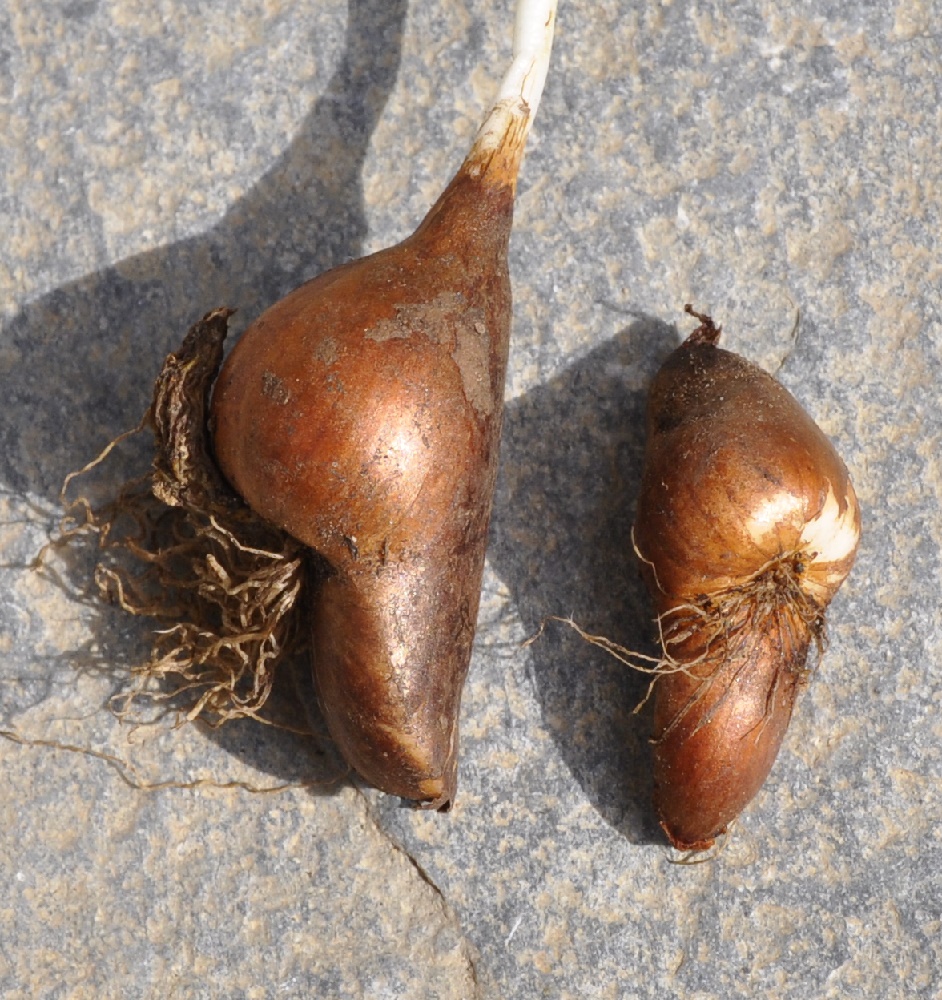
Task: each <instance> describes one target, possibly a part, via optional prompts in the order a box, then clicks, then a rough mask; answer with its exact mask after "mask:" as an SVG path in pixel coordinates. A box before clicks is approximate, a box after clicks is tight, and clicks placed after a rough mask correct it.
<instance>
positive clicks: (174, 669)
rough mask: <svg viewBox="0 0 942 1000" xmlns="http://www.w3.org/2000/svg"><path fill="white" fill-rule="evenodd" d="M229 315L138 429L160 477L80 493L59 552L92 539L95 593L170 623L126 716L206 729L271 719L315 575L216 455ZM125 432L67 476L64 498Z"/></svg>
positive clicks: (183, 354) (174, 376) (164, 378)
mask: <svg viewBox="0 0 942 1000" xmlns="http://www.w3.org/2000/svg"><path fill="white" fill-rule="evenodd" d="M230 315H231V311H230V310H226V309H219V310H216V311H215V312H212V313H209V314H208V315H207V316H206V317H204V318H203V319H202V320H201V321H200V322H198V323H197V324H195V325H194V326H193V327H192V328H191V329H190V331H189V332H188V333H187V335H186V338H185V339H184V341H183V344H182V345H181V347H180V349H179V350H178V351H176V352H175V353H174V354H171V355H170V356H169V357H168V358H167V360H166V362H165V363H164V367H163V370H162V371H161V373H160V375H159V376H158V378H157V381H156V383H155V386H154V398H153V402H152V404H151V406H150V409H149V410H148V411H147V413H146V415H145V417H144V419H143V420H142V422H141V425H140V426H139V427H138V428H137V430H136V431H132V432H130V434H133V433H136V432H139V431H141V430H144V429H150V430H152V431H153V434H154V444H155V457H154V461H153V470H152V472H151V473H150V474H148V475H146V476H144V477H142V478H140V479H137V480H133V481H131V482H129V483H128V484H126V485H125V487H124V488H123V489H122V490H121V492H120V493H119V495H118V497H117V498H116V499H115V500H113V501H112V502H110V503H108V504H106V505H104V506H103V507H101V508H97V509H96V508H95V507H94V506H93V505H92V503H91V502H90V501H89V500H88V499H86V498H85V497H79V498H78V499H77V500H74V501H72V502H71V503H68V504H67V505H66V508H67V515H66V519H65V521H64V522H63V527H62V531H61V535H60V538H59V539H57V542H56V543H55V544H57V545H59V544H62V543H67V542H69V541H71V540H72V539H74V538H76V537H77V536H80V535H89V534H91V535H93V536H95V537H96V539H97V545H98V550H99V551H98V565H97V567H96V570H95V582H96V584H97V587H98V590H99V592H100V593H101V595H102V596H104V597H106V598H108V599H110V600H112V601H114V602H116V603H117V604H119V605H120V606H121V607H122V608H123V609H124V610H126V611H128V612H130V613H131V614H134V615H146V616H149V617H153V618H156V619H158V620H159V621H160V622H161V623H163V624H164V625H165V626H166V627H164V628H162V629H161V630H160V631H158V632H157V633H156V637H155V643H154V649H153V653H152V656H151V659H150V661H149V662H148V663H145V664H142V665H140V666H138V667H135V668H134V669H133V670H132V676H133V681H132V685H131V688H130V690H129V691H126V692H124V693H122V694H120V695H118V696H117V697H116V699H115V701H114V702H113V706H112V707H113V709H114V711H115V712H116V714H118V715H119V716H126V715H128V714H129V713H130V712H131V711H132V709H133V708H134V707H135V706H137V707H140V705H141V703H143V702H145V701H146V702H149V703H154V702H157V703H161V704H165V705H167V706H168V707H172V708H175V709H178V710H179V711H181V713H182V716H183V718H185V719H187V720H190V719H195V718H197V717H199V718H201V719H203V720H204V721H206V722H208V723H209V724H211V725H219V724H221V723H223V722H225V721H227V720H229V719H233V718H241V717H246V716H250V717H252V718H256V719H259V720H260V721H266V720H265V719H264V718H263V717H261V716H260V715H259V712H260V711H261V709H262V707H263V706H264V704H265V702H266V700H267V698H268V696H269V694H270V692H271V689H272V683H273V680H274V675H275V669H276V667H277V664H278V662H279V661H280V660H281V659H282V658H283V657H285V656H286V655H288V654H291V653H293V652H296V651H298V650H299V649H300V648H301V647H303V645H304V644H305V642H306V640H307V637H306V635H305V633H304V629H303V628H302V626H301V622H300V620H299V619H300V614H301V611H302V603H303V602H302V592H303V591H304V589H305V584H306V582H307V580H308V578H309V576H310V575H311V574H312V573H313V572H316V569H315V568H314V567H312V565H311V560H310V558H309V555H308V552H307V550H306V549H305V547H304V546H302V545H301V543H299V542H297V541H295V540H294V539H293V538H291V537H290V536H288V535H286V534H285V533H284V532H282V531H281V530H279V529H277V528H275V527H273V526H272V525H270V524H268V523H267V522H265V521H262V520H261V519H260V518H259V517H258V516H257V515H256V514H254V513H253V512H252V511H251V510H250V509H249V508H248V507H247V506H246V505H245V504H244V503H243V502H242V501H241V499H240V498H238V497H237V496H236V495H235V493H234V492H233V491H232V490H231V489H230V487H229V486H228V484H227V483H226V482H225V480H224V479H223V477H222V475H221V474H220V472H219V470H218V468H217V466H216V463H215V461H214V459H213V457H212V449H211V446H210V443H209V432H208V428H207V410H208V403H209V398H210V393H211V389H212V384H213V380H214V379H215V377H216V373H217V372H218V370H219V366H220V364H221V362H222V354H223V342H224V340H225V337H226V329H227V321H228V317H229V316H230ZM127 436H129V435H122V436H121V438H118V439H116V441H114V442H112V443H111V444H109V445H108V447H107V448H106V449H105V450H104V451H103V452H102V454H101V455H100V456H99V457H98V458H97V459H95V460H94V461H93V462H91V463H90V464H89V465H88V466H86V467H85V468H84V469H81V470H79V472H77V473H73V474H72V475H70V476H69V477H68V479H67V480H66V483H65V486H64V487H63V493H64V494H65V492H66V490H67V489H68V487H69V485H70V483H71V482H72V481H73V480H74V479H75V478H76V477H77V476H81V475H83V474H84V473H86V472H88V471H90V470H91V469H92V468H94V467H95V466H97V465H99V464H100V463H101V462H102V461H104V459H105V458H107V456H108V454H109V453H110V452H111V451H112V449H113V448H114V447H115V445H117V444H118V443H119V442H120V441H121V440H123V439H124V438H125V437H127Z"/></svg>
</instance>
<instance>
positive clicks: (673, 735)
mask: <svg viewBox="0 0 942 1000" xmlns="http://www.w3.org/2000/svg"><path fill="white" fill-rule="evenodd" d="M700 318H701V319H702V320H703V321H704V322H703V325H702V326H701V327H700V328H699V329H698V330H696V331H695V332H694V334H692V335H691V337H690V338H688V340H687V341H686V342H685V343H684V344H682V345H681V346H680V347H679V348H678V349H677V350H676V351H674V353H673V354H671V355H670V357H669V358H668V359H667V361H666V363H665V364H664V366H663V367H662V369H661V370H660V372H659V373H658V375H657V376H656V378H655V381H654V384H653V386H652V389H651V394H650V399H649V404H648V420H647V433H648V440H647V447H646V453H645V462H644V469H643V473H642V484H641V493H640V497H639V503H638V513H637V517H636V521H635V532H634V539H635V545H636V548H637V550H638V553H639V556H640V558H641V561H642V572H643V574H644V577H645V580H646V582H647V584H648V588H649V590H650V591H651V594H652V596H653V598H654V602H655V606H656V609H657V613H658V616H659V618H660V623H661V629H662V634H663V638H664V641H665V653H666V661H665V664H664V665H663V666H662V675H661V676H659V678H658V680H657V684H656V686H655V694H654V700H655V704H654V733H653V741H652V742H653V744H654V786H655V789H654V802H655V808H656V809H657V812H658V815H659V817H660V819H661V824H662V826H663V827H664V829H665V831H666V833H667V835H668V837H669V839H670V840H671V842H672V843H673V844H674V846H676V847H678V848H682V849H693V850H699V849H703V848H706V847H709V846H711V845H712V843H713V842H714V838H715V837H716V836H717V835H718V834H720V833H723V832H725V830H726V827H727V824H728V823H729V822H730V821H731V820H732V819H734V818H735V817H736V816H738V815H739V813H740V812H741V810H742V809H743V808H744V807H745V805H746V804H747V803H748V802H749V801H750V800H751V799H752V798H753V796H754V795H755V794H756V792H757V791H758V790H759V788H761V786H762V784H763V782H764V781H765V779H766V777H767V775H768V773H769V770H770V769H771V767H772V764H773V763H774V761H775V758H776V755H777V754H778V751H779V748H780V746H781V743H782V739H783V737H784V735H785V731H786V729H787V726H788V723H789V720H790V718H791V714H792V709H793V707H794V704H795V699H796V697H797V694H798V692H799V690H800V688H801V686H802V684H803V682H804V679H805V661H806V659H807V655H808V651H809V648H810V646H811V645H812V643H814V642H819V641H820V640H821V637H822V630H823V622H824V619H823V614H824V610H825V608H826V606H827V604H828V602H829V601H830V600H831V597H833V595H834V593H835V592H836V591H837V589H838V587H839V586H840V584H841V582H842V581H843V579H844V577H845V576H846V575H847V573H848V572H849V570H850V568H851V565H852V564H853V561H854V556H855V554H856V543H857V538H858V536H859V530H860V521H859V511H858V508H857V501H856V497H855V494H854V490H853V486H852V485H851V482H850V479H849V477H848V474H847V470H846V468H845V466H844V464H843V462H842V461H841V459H840V458H839V456H838V455H837V453H836V451H835V450H834V448H833V446H832V445H831V443H830V442H829V441H828V439H827V438H826V437H825V436H824V434H823V433H822V432H821V430H820V429H819V428H818V427H817V425H816V424H815V423H814V421H812V419H811V418H810V417H809V416H808V415H807V413H805V411H804V410H803V409H802V407H801V406H800V404H799V403H798V402H797V401H796V400H795V398H794V397H793V396H792V395H791V394H790V393H789V392H788V391H787V390H786V389H785V388H784V387H783V386H781V385H780V384H779V383H777V382H776V381H775V380H774V379H773V378H772V377H771V376H769V375H768V374H767V373H765V372H764V371H762V370H761V369H759V368H757V367H756V366H754V365H752V364H750V363H749V362H747V361H746V360H744V359H743V358H741V357H739V356H738V355H735V354H732V353H730V352H728V351H725V350H722V349H721V348H718V347H716V346H715V341H716V339H717V338H718V336H719V329H718V328H716V327H715V326H713V324H712V321H710V320H709V319H708V318H707V317H700ZM773 515H774V516H773ZM816 519H818V521H816ZM820 522H824V523H826V524H828V525H830V524H832V522H833V524H835V525H836V526H837V527H839V528H840V529H841V530H840V531H836V533H834V532H814V531H810V532H809V531H808V530H807V529H808V526H809V524H810V525H812V527H813V526H814V524H816V523H820ZM803 533H804V534H803ZM829 538H830V539H834V540H835V541H833V543H828V542H827V539H829ZM825 543H826V544H825ZM825 548H826V549H827V551H825Z"/></svg>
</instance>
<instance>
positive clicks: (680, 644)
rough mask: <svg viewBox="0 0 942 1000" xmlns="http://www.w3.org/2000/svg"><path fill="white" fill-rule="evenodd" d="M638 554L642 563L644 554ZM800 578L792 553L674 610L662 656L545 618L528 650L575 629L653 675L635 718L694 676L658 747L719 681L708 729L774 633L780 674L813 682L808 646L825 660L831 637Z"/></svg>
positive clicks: (662, 629) (663, 633) (662, 634)
mask: <svg viewBox="0 0 942 1000" xmlns="http://www.w3.org/2000/svg"><path fill="white" fill-rule="evenodd" d="M636 551H637V550H636ZM638 555H639V557H640V558H643V557H641V554H640V552H639V553H638ZM801 572H802V566H801V563H800V561H799V559H798V556H797V555H796V554H794V553H787V554H785V555H782V556H779V557H778V558H777V559H775V560H772V561H771V562H769V563H768V564H766V565H765V566H763V567H762V569H761V570H759V571H758V572H757V573H756V574H755V575H754V576H753V577H751V578H750V579H749V580H747V581H746V582H745V583H744V584H742V585H741V586H737V587H731V588H729V589H728V590H724V591H720V592H718V593H716V594H713V595H711V596H710V597H703V598H701V599H700V600H698V601H696V602H694V603H690V604H683V605H678V606H675V607H672V608H670V609H669V610H668V611H665V612H664V613H663V614H661V615H659V616H658V617H657V619H656V622H657V628H658V641H659V645H660V648H661V655H660V656H658V657H654V656H648V655H647V654H645V653H640V652H638V651H636V650H632V649H627V648H626V647H624V646H621V645H619V644H618V643H617V642H615V641H613V640H612V639H609V638H607V637H605V636H601V635H593V634H592V633H590V632H587V631H586V630H585V629H583V628H582V627H581V626H580V625H578V624H577V623H576V622H574V621H573V620H572V619H571V618H560V617H557V616H556V615H550V616H548V617H547V618H546V619H544V620H543V622H542V623H541V624H540V628H539V630H538V631H537V632H536V633H535V634H534V635H533V636H531V637H530V638H529V639H527V641H526V642H525V643H524V646H529V645H530V644H531V643H533V642H535V641H536V640H537V639H538V638H539V637H540V636H541V635H542V634H543V631H544V629H545V627H546V623H547V622H548V621H558V622H561V623H562V624H564V625H568V626H569V627H570V628H571V629H573V631H575V632H576V633H577V634H578V635H579V636H580V638H582V639H584V640H585V641H586V642H588V643H590V644H591V645H593V646H598V647H599V648H600V649H603V650H605V652H606V653H608V654H609V655H611V656H613V657H614V658H615V659H616V660H618V661H619V662H621V663H623V664H625V665H626V666H627V667H629V668H630V669H632V670H634V671H637V672H638V673H642V674H647V675H649V676H650V678H651V681H650V684H649V685H648V688H647V691H646V692H645V695H644V697H643V698H642V699H641V701H640V702H639V703H638V704H637V705H636V706H635V709H634V711H635V713H637V712H640V711H641V709H642V708H643V707H644V706H645V705H646V704H647V702H648V701H649V700H650V698H651V695H652V693H653V692H654V688H655V686H656V684H657V683H658V681H659V680H662V679H663V678H664V677H666V676H669V675H671V674H677V673H680V674H686V675H687V676H689V677H691V678H692V679H693V680H695V681H696V682H697V684H696V687H695V688H694V690H693V693H692V694H691V697H690V699H689V701H688V702H687V703H686V704H685V705H684V706H683V707H682V708H681V709H679V710H678V712H677V714H676V715H675V716H674V718H673V719H672V720H671V721H670V722H669V723H668V724H667V726H666V728H665V730H664V731H663V732H662V733H661V734H660V736H659V737H658V741H659V740H663V739H666V738H667V737H668V736H669V735H670V733H671V732H672V731H673V730H674V729H675V728H676V727H677V726H678V725H680V724H681V723H682V722H683V721H684V719H685V718H686V717H687V715H688V714H689V712H690V711H691V710H693V709H694V708H695V707H696V705H697V704H698V703H699V702H700V701H701V700H702V699H703V698H704V697H706V695H707V694H708V693H709V691H710V688H711V687H712V686H713V685H714V684H715V683H717V682H720V683H723V684H725V685H726V690H725V691H724V693H723V695H722V696H721V697H720V699H719V700H718V701H717V702H716V703H715V704H714V706H713V711H712V712H710V713H707V714H705V715H704V716H703V717H702V718H700V719H699V720H698V723H697V729H700V728H702V727H703V726H705V725H707V724H709V721H710V719H711V718H712V715H713V712H715V711H716V710H717V709H718V708H719V707H720V706H721V705H722V703H723V701H724V700H725V698H726V697H727V696H728V695H729V694H730V692H731V691H732V690H733V684H734V682H735V681H736V679H737V677H738V676H739V673H740V672H741V671H742V670H745V669H748V668H749V665H750V653H751V651H752V650H751V643H752V642H753V640H754V639H755V637H756V636H762V635H765V634H767V633H768V632H769V631H771V632H772V633H774V634H776V635H777V636H778V637H779V638H778V647H779V652H780V653H781V670H782V671H783V672H786V673H789V674H791V675H794V676H796V677H797V681H798V683H799V684H804V683H805V682H806V681H807V678H808V676H809V674H810V672H811V671H810V670H809V669H808V668H807V667H806V665H805V664H806V659H807V650H808V647H809V645H810V643H811V642H814V644H815V645H816V647H817V651H818V655H819V656H820V654H821V653H822V652H823V649H824V645H825V643H826V637H825V624H824V614H823V611H822V609H821V608H820V607H819V606H818V605H817V604H816V603H815V602H814V601H813V600H812V599H811V598H809V597H808V595H807V594H806V593H805V591H804V590H803V589H802V587H801V583H800V577H801ZM724 663H725V664H729V665H731V669H725V670H722V669H719V667H720V665H721V664H724ZM780 683H781V678H780V677H779V676H778V675H777V676H776V678H775V681H774V683H773V686H772V688H771V690H770V692H769V705H768V708H769V710H771V706H772V702H774V699H775V696H776V694H777V692H778V687H779V684H780Z"/></svg>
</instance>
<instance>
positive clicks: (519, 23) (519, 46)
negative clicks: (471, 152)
mask: <svg viewBox="0 0 942 1000" xmlns="http://www.w3.org/2000/svg"><path fill="white" fill-rule="evenodd" d="M557 2H558V0H519V3H518V4H517V20H516V24H515V26H514V44H513V61H512V62H511V64H510V68H509V69H508V70H507V72H506V73H505V74H504V78H503V80H502V81H501V85H500V89H499V91H498V93H497V99H496V101H495V102H494V107H493V108H492V110H491V112H490V114H488V116H487V118H486V119H485V120H484V124H483V125H482V126H481V130H480V132H479V133H478V137H477V140H476V142H475V147H476V148H477V149H478V150H485V149H488V148H496V147H498V146H500V144H501V143H502V142H503V141H504V137H505V136H506V135H507V132H508V113H509V115H510V116H511V117H512V118H516V119H518V120H522V122H523V124H522V128H520V130H519V133H518V135H519V139H518V140H517V141H518V142H519V145H520V146H522V145H523V143H524V142H525V141H526V137H527V134H528V133H529V131H530V127H531V125H532V124H533V119H534V118H535V117H536V111H537V108H538V107H539V105H540V98H541V97H542V95H543V85H544V84H545V83H546V74H547V71H548V69H549V61H550V52H551V51H552V48H553V32H554V31H555V28H556V6H557Z"/></svg>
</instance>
